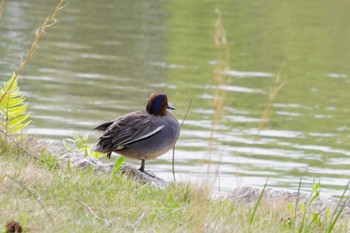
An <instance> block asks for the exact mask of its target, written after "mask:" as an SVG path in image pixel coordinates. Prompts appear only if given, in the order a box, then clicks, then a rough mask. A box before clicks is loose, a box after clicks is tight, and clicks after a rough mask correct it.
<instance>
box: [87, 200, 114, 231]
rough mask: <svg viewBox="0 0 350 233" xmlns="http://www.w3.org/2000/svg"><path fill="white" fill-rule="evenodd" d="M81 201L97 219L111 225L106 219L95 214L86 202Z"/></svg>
mask: <svg viewBox="0 0 350 233" xmlns="http://www.w3.org/2000/svg"><path fill="white" fill-rule="evenodd" d="M80 203H81V204H83V205H84V206H85V207H86V208H87V209H88V210H89V211H90V213H91V214H92V215H93V216H94V217H95V218H96V219H98V220H100V221H103V222H104V223H105V224H106V225H107V226H109V225H111V224H110V223H109V222H108V221H107V220H106V219H104V218H101V217H99V216H97V214H95V212H94V211H93V210H92V209H91V208H90V206H88V205H87V204H86V203H84V202H82V201H80Z"/></svg>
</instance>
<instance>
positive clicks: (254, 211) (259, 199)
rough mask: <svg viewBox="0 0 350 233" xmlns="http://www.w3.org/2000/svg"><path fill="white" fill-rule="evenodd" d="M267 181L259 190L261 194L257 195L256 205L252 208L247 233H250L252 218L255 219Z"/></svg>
mask: <svg viewBox="0 0 350 233" xmlns="http://www.w3.org/2000/svg"><path fill="white" fill-rule="evenodd" d="M268 181H269V179H267V180H266V183H265V185H264V187H263V189H262V190H261V193H260V195H259V198H258V200H257V201H256V203H255V206H254V209H253V213H252V215H251V216H250V218H249V226H248V233H249V232H251V231H250V227H251V225H252V223H253V221H254V217H255V213H256V210H257V209H258V207H259V205H260V202H261V199H262V197H263V195H264V192H265V189H266V186H267V182H268Z"/></svg>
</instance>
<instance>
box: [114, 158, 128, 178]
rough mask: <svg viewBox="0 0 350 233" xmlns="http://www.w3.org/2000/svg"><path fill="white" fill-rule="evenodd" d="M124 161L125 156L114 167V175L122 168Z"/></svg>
mask: <svg viewBox="0 0 350 233" xmlns="http://www.w3.org/2000/svg"><path fill="white" fill-rule="evenodd" d="M124 159H125V158H124V157H123V156H120V157H119V158H118V159H117V160H116V161H115V163H114V167H113V171H112V173H113V174H115V173H116V172H117V171H118V170H119V168H120V166H121V165H122V163H123V162H124Z"/></svg>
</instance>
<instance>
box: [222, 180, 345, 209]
mask: <svg viewBox="0 0 350 233" xmlns="http://www.w3.org/2000/svg"><path fill="white" fill-rule="evenodd" d="M261 191H262V189H258V188H254V187H248V186H243V187H238V188H235V189H234V190H233V191H232V192H231V193H229V194H228V195H227V196H226V197H225V198H226V199H227V200H230V201H235V202H238V203H242V204H251V205H254V204H255V203H256V202H257V200H258V198H259V196H260V193H261ZM297 198H298V193H297V192H293V191H287V190H278V189H272V188H266V189H265V191H264V194H263V197H262V202H264V203H265V204H267V205H270V206H271V207H273V208H276V207H278V206H281V205H283V204H286V205H288V204H289V203H290V202H292V203H293V204H295V203H296V200H297ZM309 202H310V194H306V193H302V192H300V193H299V201H298V203H303V204H304V205H305V206H307V203H309ZM338 202H339V200H338V199H336V198H333V197H330V196H326V195H320V196H319V197H318V198H317V199H316V200H314V201H313V202H312V204H311V205H310V209H311V210H312V211H315V212H317V213H324V212H325V211H326V210H327V209H328V208H331V210H332V211H334V210H335V208H336V206H337V204H338ZM342 213H343V215H344V214H346V215H349V214H350V201H348V202H347V203H346V205H345V208H344V210H343V212H342Z"/></svg>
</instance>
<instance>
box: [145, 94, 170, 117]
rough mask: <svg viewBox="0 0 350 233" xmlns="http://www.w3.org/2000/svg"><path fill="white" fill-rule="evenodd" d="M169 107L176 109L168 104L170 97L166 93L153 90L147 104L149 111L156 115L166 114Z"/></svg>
mask: <svg viewBox="0 0 350 233" xmlns="http://www.w3.org/2000/svg"><path fill="white" fill-rule="evenodd" d="M167 109H173V110H174V109H175V108H174V107H173V106H171V105H169V104H168V97H167V96H166V95H165V94H161V93H157V92H153V93H152V94H151V96H150V97H149V100H148V103H147V106H146V110H147V112H148V113H149V114H153V115H155V116H164V115H165V114H166V110H167Z"/></svg>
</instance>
